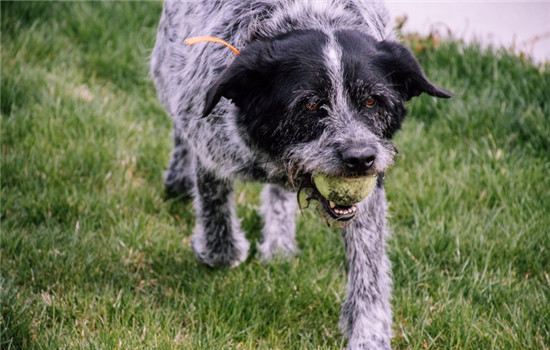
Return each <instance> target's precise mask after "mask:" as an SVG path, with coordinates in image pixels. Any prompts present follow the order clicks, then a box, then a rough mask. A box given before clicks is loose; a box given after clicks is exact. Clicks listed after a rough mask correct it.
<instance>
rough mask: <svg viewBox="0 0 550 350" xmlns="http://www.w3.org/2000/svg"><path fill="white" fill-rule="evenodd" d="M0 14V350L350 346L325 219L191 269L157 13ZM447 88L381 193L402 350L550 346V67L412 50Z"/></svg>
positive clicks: (425, 100)
mask: <svg viewBox="0 0 550 350" xmlns="http://www.w3.org/2000/svg"><path fill="white" fill-rule="evenodd" d="M0 6H1V56H0V58H1V134H0V135H1V196H2V197H1V209H0V215H1V226H0V228H1V235H0V308H1V314H0V348H2V349H20V348H25V349H58V348H71V349H72V348H83V349H95V348H120V349H129V348H135V349H150V348H162V349H164V348H181V349H239V348H240V349H341V348H343V347H344V346H345V341H344V339H343V337H342V335H341V333H340V331H339V329H338V327H337V322H338V317H339V312H340V310H339V309H340V305H341V303H342V299H343V297H344V292H345V284H346V283H345V266H344V265H345V264H344V252H343V244H342V241H341V239H340V237H339V233H338V232H337V231H336V230H334V229H331V228H328V227H327V226H326V225H325V224H324V223H323V222H322V220H320V219H319V218H318V216H317V215H316V214H315V213H314V212H305V213H304V215H303V217H300V220H299V224H298V234H297V239H298V241H299V245H300V248H301V251H302V253H301V255H299V256H298V257H296V258H295V259H293V260H292V261H290V262H288V263H275V264H272V265H263V264H260V263H259V262H258V260H257V259H256V258H255V257H254V254H255V248H254V244H255V243H256V242H257V241H258V239H259V237H260V229H261V219H260V218H259V216H258V215H257V214H256V209H257V207H258V205H259V202H258V192H259V186H258V185H255V184H247V185H240V186H239V191H238V193H237V203H238V214H239V216H240V217H241V218H242V225H243V228H244V229H245V231H246V232H247V235H248V236H249V238H250V239H251V241H252V242H253V249H252V252H251V257H250V258H249V259H248V261H247V262H246V263H244V264H243V265H241V266H240V267H238V268H236V269H232V270H211V269H208V268H206V267H204V266H201V265H199V264H198V263H197V262H196V261H195V258H194V256H193V254H192V252H191V250H190V248H189V236H190V234H191V231H192V227H193V220H194V219H193V216H192V211H191V206H190V205H189V204H185V203H182V202H180V201H178V200H166V199H165V198H164V193H163V186H162V172H163V170H164V168H165V166H166V164H167V162H168V157H169V153H170V149H171V143H172V138H171V122H170V120H169V118H168V116H166V114H165V113H164V111H163V109H162V108H161V106H160V104H159V102H158V100H157V98H156V93H155V91H154V88H153V85H152V82H151V79H150V78H149V75H148V66H147V65H148V57H149V55H150V53H151V49H152V47H153V44H154V37H155V31H156V26H157V23H158V19H159V17H160V11H161V7H162V4H161V3H160V2H55V3H51V2H5V1H2V2H1V3H0ZM403 40H404V42H405V43H406V44H407V45H409V46H410V47H411V48H412V49H413V50H414V51H415V53H416V55H417V57H418V58H419V60H420V62H421V64H422V65H423V67H424V68H425V71H426V73H427V75H428V77H430V78H431V80H432V81H434V82H435V83H437V84H439V85H441V86H443V87H445V88H448V89H449V90H451V91H453V92H454V93H455V97H454V98H453V99H451V100H436V99H433V98H430V97H428V96H422V97H421V98H418V99H416V100H415V101H412V102H411V103H410V104H409V106H408V107H409V115H410V116H409V118H408V121H407V122H406V123H405V126H404V128H403V130H402V131H401V132H400V133H399V134H398V136H397V138H396V140H395V142H396V144H397V146H398V148H399V149H400V153H401V156H400V157H399V159H398V161H397V164H396V165H395V166H394V168H393V169H392V170H391V172H390V173H389V175H388V179H387V181H386V190H387V194H388V198H389V201H390V203H391V206H390V215H391V217H390V220H389V221H390V229H391V239H390V241H389V255H390V258H391V260H392V262H393V275H394V293H393V295H394V298H393V301H392V302H393V308H394V333H395V337H394V340H393V344H394V346H395V348H397V349H426V348H428V349H548V348H549V347H550V346H549V344H550V277H549V273H550V251H549V248H550V234H549V233H550V229H549V227H550V178H549V173H550V102H549V101H550V73H549V69H550V66H549V65H548V64H547V65H544V66H533V65H532V64H530V63H529V62H528V61H527V60H526V59H525V58H518V57H513V56H511V55H508V54H507V53H506V52H503V51H499V50H494V49H489V50H485V49H481V48H480V47H477V46H475V45H474V46H465V45H464V44H463V43H461V42H460V41H452V42H439V41H438V40H437V38H431V37H430V38H419V37H415V36H406V37H403Z"/></svg>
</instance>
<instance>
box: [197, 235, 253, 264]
mask: <svg viewBox="0 0 550 350" xmlns="http://www.w3.org/2000/svg"><path fill="white" fill-rule="evenodd" d="M191 248H192V249H193V252H194V253H195V256H196V257H197V259H198V260H199V261H200V262H201V263H203V264H205V265H208V266H210V267H236V266H239V265H240V264H241V263H242V262H243V261H245V260H246V258H247V257H248V251H249V249H250V243H249V242H248V241H247V240H246V238H245V237H244V235H243V234H242V233H240V234H238V235H234V236H233V237H231V239H227V240H224V241H216V242H208V241H207V240H206V239H205V237H204V235H202V234H195V235H193V238H192V240H191Z"/></svg>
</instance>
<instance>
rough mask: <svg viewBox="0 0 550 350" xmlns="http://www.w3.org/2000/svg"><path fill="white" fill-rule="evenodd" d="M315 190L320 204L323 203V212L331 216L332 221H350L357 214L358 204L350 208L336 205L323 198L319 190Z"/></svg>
mask: <svg viewBox="0 0 550 350" xmlns="http://www.w3.org/2000/svg"><path fill="white" fill-rule="evenodd" d="M315 190H316V192H317V193H318V194H319V196H318V197H317V200H318V201H319V203H321V206H322V207H323V210H324V211H325V213H326V214H328V215H329V216H330V218H331V219H334V220H337V221H349V220H351V219H353V218H354V217H355V215H356V214H357V205H356V204H352V205H349V206H346V205H339V204H336V203H334V202H331V201H329V200H328V199H326V198H324V197H323V196H321V194H320V193H319V191H318V190H317V189H315Z"/></svg>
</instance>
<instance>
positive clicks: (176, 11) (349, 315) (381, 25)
mask: <svg viewBox="0 0 550 350" xmlns="http://www.w3.org/2000/svg"><path fill="white" fill-rule="evenodd" d="M387 21H388V14H387V11H386V9H385V8H384V6H383V5H382V3H381V2H380V1H358V0H347V1H346V0H324V1H319V0H269V1H230V0H223V1H222V0H218V1H216V0H204V1H185V2H182V1H166V2H165V4H164V11H163V14H162V18H161V20H160V25H159V30H158V36H157V42H156V45H155V48H154V51H153V55H152V62H151V68H152V73H153V76H154V80H155V85H156V88H157V90H158V94H159V97H160V100H161V101H162V103H163V105H164V107H165V109H166V111H167V112H168V114H169V115H170V116H171V117H172V120H173V123H174V136H175V148H174V151H173V153H172V160H171V163H170V166H169V169H168V171H167V172H166V177H165V185H166V188H167V191H168V193H170V194H172V195H192V197H193V198H194V207H195V211H196V215H197V221H196V227H195V231H194V234H193V238H192V247H193V250H194V252H195V254H196V256H197V258H198V259H199V260H200V261H201V262H203V263H205V264H207V265H209V266H212V267H218V266H236V265H238V264H239V263H241V262H243V261H244V260H245V259H246V258H247V256H248V250H249V246H250V245H249V243H248V241H247V240H246V239H245V236H244V234H243V232H242V231H241V229H240V225H239V220H238V218H237V216H236V214H235V205H234V200H233V183H234V181H235V180H241V181H260V182H264V183H267V184H268V185H267V186H265V187H264V190H263V192H262V196H261V197H262V201H263V205H262V207H261V215H262V217H263V218H264V224H265V225H264V229H263V239H262V242H261V243H260V244H259V247H258V250H259V252H260V254H261V259H262V260H264V261H269V260H271V259H273V258H274V257H275V256H283V257H285V256H290V255H292V254H294V253H295V252H296V251H297V247H296V242H295V227H294V220H295V218H294V216H295V212H296V208H297V205H296V191H298V190H300V189H309V190H307V191H306V192H307V193H308V194H310V197H311V198H310V199H313V200H314V199H318V200H320V201H322V199H321V198H320V195H319V193H318V192H316V191H315V189H314V186H313V184H312V182H311V177H312V175H313V174H318V173H322V174H326V175H332V176H341V177H347V176H365V175H377V176H378V185H377V186H376V187H375V189H374V190H373V192H372V193H371V194H370V195H369V196H368V197H367V198H366V199H365V200H363V201H362V202H361V203H359V204H358V205H357V214H356V215H355V217H354V218H353V219H352V220H351V221H350V222H349V224H348V225H345V226H344V227H343V229H342V235H343V238H344V242H345V249H346V259H347V265H348V281H349V282H348V283H349V284H348V290H347V296H346V300H345V303H344V305H343V308H342V317H341V326H342V329H343V331H344V333H345V335H346V337H347V338H348V339H349V342H348V349H388V348H390V337H391V307H390V302H389V300H390V289H391V282H390V277H389V275H390V263H389V261H388V259H387V257H386V254H385V247H384V245H385V236H386V228H385V227H386V224H385V217H386V199H385V194H384V189H383V186H382V182H383V181H382V180H383V174H384V172H385V171H386V170H387V169H388V167H390V166H391V165H392V163H393V158H394V156H395V155H396V153H397V151H396V149H395V147H394V146H393V145H392V143H391V142H390V139H391V136H392V135H393V133H394V132H395V131H396V130H397V129H398V128H399V125H400V123H401V120H402V119H403V118H404V116H405V109H404V106H403V103H404V101H405V100H408V99H410V98H411V97H413V96H416V95H418V94H420V93H421V92H427V93H429V94H431V95H434V96H439V97H449V96H450V94H448V93H447V92H446V91H444V90H442V89H439V88H437V87H435V86H433V85H431V84H430V83H429V82H428V81H427V80H425V77H424V76H423V74H422V73H421V71H420V68H419V67H418V66H417V63H415V61H414V59H412V56H410V54H408V53H407V52H408V51H406V50H404V49H403V50H401V49H400V48H399V47H398V46H397V44H393V43H391V42H390V41H388V43H386V42H385V41H386V40H387V39H388V36H389V35H390V33H389V30H388V25H387ZM202 35H209V36H214V37H218V38H220V39H223V40H226V41H227V42H229V43H231V44H233V45H234V46H236V47H237V48H239V49H241V54H240V55H239V56H235V55H234V54H233V53H231V51H229V50H228V49H227V48H225V47H223V46H221V45H217V44H212V43H202V44H197V45H194V46H192V47H190V46H187V45H185V44H184V43H183V41H184V39H186V38H189V37H194V36H202ZM367 38H368V39H367ZM312 39H315V42H314V43H312V42H311V40H312ZM289 42H290V43H292V45H294V46H291V47H290V49H289V50H288V51H289V52H288V61H289V62H294V61H296V62H297V63H298V65H299V64H300V61H301V60H302V58H303V59H304V62H306V57H305V56H308V57H309V59H311V60H312V62H316V64H318V65H320V66H321V67H322V71H323V79H324V80H323V81H324V82H325V83H324V85H322V86H321V87H320V88H314V87H308V86H306V85H307V84H305V83H304V84H301V83H300V80H298V82H296V81H295V80H296V75H295V74H289V75H288V76H287V77H286V78H285V76H284V74H283V76H280V75H278V76H277V77H276V78H277V79H279V80H278V81H279V84H280V85H278V86H275V87H274V90H273V93H274V95H277V94H278V93H281V94H282V93H283V92H285V93H286V94H284V96H289V95H290V96H291V97H290V98H287V99H286V100H285V101H286V102H285V103H286V105H284V106H280V105H281V102H277V104H276V106H277V108H279V107H281V109H282V110H284V112H281V113H280V114H277V115H276V116H275V117H276V118H277V120H278V121H277V122H276V123H275V122H273V123H274V124H273V125H272V124H270V123H271V122H272V121H273V119H269V118H268V119H266V120H265V121H264V122H265V123H263V124H262V123H259V124H257V125H256V124H254V123H255V122H256V121H257V120H260V118H267V117H266V116H265V114H266V113H269V112H270V111H271V109H268V110H266V111H264V112H265V113H263V114H262V113H260V114H258V115H257V116H255V117H254V115H253V117H252V119H247V118H249V117H250V114H251V113H254V112H253V111H254V110H259V109H258V108H261V107H262V106H261V105H260V106H258V103H261V102H258V101H262V98H263V99H264V100H266V101H267V100H269V98H267V97H266V96H265V95H262V96H260V95H261V93H260V92H259V91H258V92H257V93H258V98H255V97H254V94H255V93H256V91H255V90H256V89H258V87H260V90H261V88H263V87H264V86H269V84H270V82H269V81H266V82H261V84H260V85H255V86H256V87H254V86H247V85H245V86H244V89H243V86H241V85H242V84H245V83H243V82H240V81H239V84H241V85H239V87H240V88H241V89H240V91H234V90H239V88H234V87H233V88H229V86H230V85H231V84H234V83H235V81H237V80H240V79H244V78H243V76H245V77H248V76H247V74H248V73H247V72H248V71H249V70H254V69H255V67H250V65H251V62H252V66H254V64H255V63H254V62H257V64H258V67H257V68H258V72H260V73H261V72H263V73H266V74H271V73H272V72H271V70H270V68H261V67H260V66H262V65H263V64H267V63H266V62H267V58H266V57H267V56H269V57H271V56H270V55H271V54H273V56H280V57H282V60H283V61H284V60H285V59H286V56H285V55H287V52H278V51H277V50H276V49H274V48H275V47H277V46H276V45H284V44H285V43H289ZM346 42H347V43H349V42H351V45H350V44H346ZM356 43H357V44H356ZM301 45H305V46H307V45H312V46H311V47H312V48H313V49H304V50H305V51H304V52H305V54H304V55H302V56H300V54H299V52H301V51H300V46H301ZM355 46H357V47H363V46H364V47H365V49H364V53H363V54H364V55H365V58H364V59H365V61H369V57H368V56H369V54H370V53H372V55H373V58H372V63H369V64H371V66H372V67H373V71H375V70H376V69H379V70H380V71H383V70H385V69H386V70H387V73H384V74H379V75H376V76H375V75H372V77H371V76H365V78H361V79H356V80H351V81H350V78H349V76H350V74H349V73H350V72H349V67H348V66H349V64H348V63H346V64H347V66H346V64H344V63H343V62H347V61H348V60H349V59H350V55H354V54H355ZM312 50H313V51H315V54H314V53H312V52H311V51H312ZM392 50H393V51H392ZM255 55H256V56H255ZM293 55H295V56H293ZM374 56H376V58H374ZM401 56H403V57H404V58H402V57H401ZM409 56H410V57H409ZM394 58H395V62H394V61H393V60H394ZM413 61H414V62H413ZM369 62H370V61H369ZM401 64H402V65H406V67H407V69H405V71H404V72H405V73H403V74H404V75H403V74H402V76H399V77H397V73H396V71H399V69H400V67H401V66H400V65H401ZM241 65H242V66H243V67H245V73H242V74H241V73H239V74H234V76H232V75H231V74H232V72H233V71H238V69H243V67H242V66H241ZM281 66H283V67H286V68H285V69H288V71H291V70H292V69H296V67H295V65H294V64H290V65H289V64H288V63H286V66H285V64H282V65H281ZM409 68H411V69H410V71H411V72H412V73H409V70H408V69H409ZM262 70H263V71H262ZM367 71H368V70H367ZM413 71H414V72H413ZM273 74H274V73H273ZM300 74H303V78H304V82H305V81H308V80H312V79H313V78H318V76H317V74H318V73H317V72H316V71H308V63H307V62H306V63H304V64H303V66H302V69H301V70H299V71H298V75H300ZM373 74H374V73H373ZM415 74H416V75H415ZM251 76H253V75H251ZM409 76H411V77H412V78H410V79H409ZM369 77H370V78H369ZM390 77H392V79H390ZM371 78H372V79H371ZM354 79H355V78H354ZM313 80H314V79H313ZM287 81H288V84H287V83H286V82H287ZM247 82H248V80H247ZM258 83H259V82H258V81H254V79H252V84H258ZM262 84H263V85H262ZM288 86H294V87H292V91H283V90H284V89H286V88H288ZM277 89H279V90H277ZM246 90H250V91H246ZM366 96H377V97H379V100H380V101H383V104H382V103H380V107H377V108H370V109H369V108H366V107H365V106H364V105H363V104H362V100H363V99H365V97H366ZM223 97H224V98H223ZM321 99H322V101H323V102H322V103H319V106H320V107H319V108H318V110H317V111H315V112H308V111H307V110H306V109H304V108H303V106H304V105H305V102H304V101H320V100H321ZM205 101H206V102H205ZM251 101H252V102H251ZM358 101H359V102H360V103H357V102H358ZM312 104H313V102H312ZM251 111H252V112H251ZM279 119H280V120H279ZM253 124H254V125H253ZM258 132H259V133H261V134H260V135H258ZM262 135H263V136H262ZM271 135H274V136H271ZM270 137H273V139H272V140H273V141H272V142H271V141H270V140H271V139H270ZM266 140H268V141H269V142H271V143H269V142H266ZM357 149H360V150H365V149H367V150H368V151H369V152H370V153H372V155H371V156H372V157H371V158H369V159H370V160H371V162H369V163H368V166H367V165H365V164H363V163H361V164H360V166H358V167H356V166H355V165H353V166H352V165H350V162H349V161H348V162H347V163H346V160H345V159H344V160H343V158H344V154H346V152H348V153H349V152H351V151H354V152H355V151H356V150H357ZM350 150H351V151H350ZM348 158H349V157H348ZM364 158H365V157H363V158H361V159H360V160H361V161H362V162H364V161H365V159H364ZM354 159H355V158H354ZM348 160H349V159H348ZM312 188H313V189H312ZM327 203H328V202H327ZM321 208H322V207H321ZM325 215H326V216H327V217H328V218H329V220H330V215H328V214H327V213H326V212H325Z"/></svg>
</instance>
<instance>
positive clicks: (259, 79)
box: [203, 30, 329, 154]
mask: <svg viewBox="0 0 550 350" xmlns="http://www.w3.org/2000/svg"><path fill="white" fill-rule="evenodd" d="M327 40H328V38H327V36H326V35H325V34H323V33H321V32H320V31H315V30H310V31H295V32H292V33H288V34H285V35H283V36H279V37H276V38H274V39H271V40H269V41H267V40H266V41H256V42H253V43H251V44H250V45H249V46H248V47H246V48H245V49H244V50H243V51H242V52H241V54H240V55H239V56H238V57H237V58H236V59H235V60H234V62H233V63H232V64H231V65H230V66H229V67H228V68H227V69H226V71H225V72H224V73H223V74H222V75H221V77H220V78H219V79H218V81H217V82H216V83H215V84H214V86H212V87H211V89H210V90H209V91H208V93H207V97H206V106H205V110H204V113H203V115H205V116H206V115H208V114H209V113H210V112H211V111H212V109H213V108H214V106H215V105H216V103H217V102H218V101H219V100H220V98H221V97H222V96H223V97H225V98H227V99H230V100H232V102H233V103H234V104H235V105H236V106H237V107H238V108H239V110H240V113H239V117H238V123H239V125H240V127H242V128H243V129H245V130H246V132H247V134H248V135H249V137H250V138H251V139H252V141H253V142H254V144H255V145H256V146H258V147H260V148H261V149H263V150H264V151H267V152H268V153H270V154H278V153H279V152H280V151H281V150H282V149H283V148H284V147H285V146H286V145H288V144H292V143H297V142H307V141H309V140H312V139H314V138H316V137H318V135H319V134H320V133H321V132H322V126H321V124H320V123H319V116H320V115H322V113H323V111H309V110H307V109H306V108H305V106H306V104H307V103H308V101H309V99H312V98H314V97H315V96H317V95H318V93H319V91H323V90H325V89H326V86H327V85H328V84H329V81H328V78H327V77H326V74H325V73H324V68H323V65H324V60H323V52H322V50H323V47H324V45H325V43H326V41H327Z"/></svg>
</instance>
